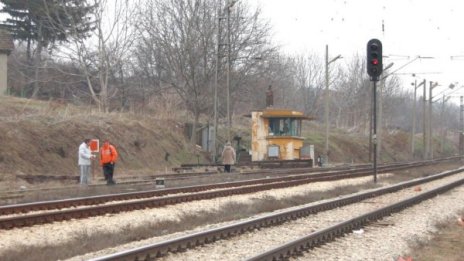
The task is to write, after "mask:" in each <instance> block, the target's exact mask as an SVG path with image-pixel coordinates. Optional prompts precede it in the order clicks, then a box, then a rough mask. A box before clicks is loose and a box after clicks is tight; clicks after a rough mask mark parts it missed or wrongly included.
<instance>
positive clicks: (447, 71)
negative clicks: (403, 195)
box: [249, 0, 464, 93]
mask: <svg viewBox="0 0 464 261" xmlns="http://www.w3.org/2000/svg"><path fill="white" fill-rule="evenodd" d="M249 1H255V2H258V3H259V4H260V6H261V7H262V10H263V14H264V16H265V17H266V18H267V19H269V21H270V22H271V24H272V25H273V28H274V37H275V38H274V39H275V40H276V41H277V42H278V43H280V44H282V45H283V46H284V50H285V51H287V52H289V53H293V52H304V51H308V52H311V53H317V54H319V55H320V56H321V57H323V55H324V53H325V45H326V44H328V45H329V56H330V57H335V56H337V55H338V54H341V55H342V56H343V57H346V58H350V57H352V56H353V55H354V54H356V53H357V54H359V55H362V56H365V54H366V44H367V42H368V41H369V40H370V39H372V38H377V39H379V40H381V41H382V44H383V54H384V55H387V56H389V58H384V66H386V65H387V64H389V63H390V62H394V66H393V67H392V69H391V71H394V70H396V69H398V68H399V67H401V66H402V65H404V64H406V63H408V62H409V61H411V59H413V58H414V57H416V56H418V55H420V56H428V57H434V59H423V60H416V61H414V62H412V63H411V64H410V65H407V66H406V67H404V68H403V69H401V70H399V71H398V73H413V72H414V73H417V76H418V78H419V79H423V78H425V79H427V81H438V82H439V84H441V85H442V86H448V85H449V84H450V83H451V82H456V81H458V82H459V85H464V2H463V1H462V0H441V1H436V0H249ZM451 56H457V57H455V58H454V59H451V58H450V57H451ZM459 56H461V57H459ZM407 57H409V59H410V60H408V58H407ZM337 62H341V63H343V61H342V60H339V61H337ZM402 79H403V81H407V82H408V84H409V83H410V82H412V81H414V78H413V77H411V76H409V75H408V76H404V75H402ZM405 85H406V83H405ZM463 89H464V88H463ZM439 92H440V91H438V93H439Z"/></svg>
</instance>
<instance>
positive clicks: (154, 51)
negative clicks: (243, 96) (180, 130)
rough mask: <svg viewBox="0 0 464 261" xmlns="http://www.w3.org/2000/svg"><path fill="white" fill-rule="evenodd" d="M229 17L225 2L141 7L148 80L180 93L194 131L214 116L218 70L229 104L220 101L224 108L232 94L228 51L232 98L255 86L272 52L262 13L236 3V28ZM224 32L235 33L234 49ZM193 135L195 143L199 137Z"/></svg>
mask: <svg viewBox="0 0 464 261" xmlns="http://www.w3.org/2000/svg"><path fill="white" fill-rule="evenodd" d="M218 10H220V12H218ZM223 15H224V7H223V6H221V2H220V1H199V0H195V1H194V0H187V1H186V0H167V1H161V0H154V1H147V2H146V3H145V4H144V5H143V6H142V5H141V9H140V11H139V16H138V17H139V21H138V22H137V27H138V34H139V35H140V39H139V42H138V46H139V50H138V52H140V54H139V55H138V57H139V58H138V59H139V60H140V61H142V63H140V65H141V70H142V71H144V72H145V75H147V78H153V79H155V80H156V81H155V82H154V88H155V89H158V90H163V89H164V88H166V87H169V88H172V89H174V90H175V91H176V92H177V94H178V95H179V96H180V97H181V99H182V100H183V101H184V106H185V108H186V109H187V110H188V111H190V112H191V113H192V114H193V121H194V123H193V128H192V129H193V130H194V131H196V129H197V126H198V122H199V118H200V116H201V115H202V114H209V115H211V112H212V108H213V96H214V95H213V86H214V79H215V73H216V69H218V72H219V77H218V79H219V84H220V85H221V88H219V90H218V93H219V94H218V95H219V100H220V101H223V102H219V108H223V109H224V108H225V107H224V103H225V99H222V97H225V96H226V88H225V81H224V78H225V77H224V72H225V71H226V70H225V68H226V66H227V64H226V61H225V59H224V55H225V54H226V52H225V50H226V47H227V48H230V63H231V71H230V77H231V78H232V79H233V81H231V82H232V84H231V85H230V94H231V96H232V97H234V95H239V93H240V92H244V91H245V89H246V88H250V87H249V86H247V87H244V83H246V82H249V81H248V80H249V79H250V77H251V76H253V75H256V73H257V72H256V69H257V68H259V63H260V60H262V59H265V58H266V56H267V55H268V53H270V52H271V51H272V48H264V46H267V45H269V42H268V41H267V38H266V36H267V34H268V30H269V28H268V27H267V26H263V25H262V23H261V21H260V12H259V9H257V10H256V11H255V12H253V13H252V14H249V13H248V7H247V6H246V5H245V4H242V3H240V4H237V5H235V6H234V12H233V15H231V18H230V21H231V23H230V27H225V26H226V25H225V23H224V21H223V18H224V16H223ZM224 32H228V33H229V34H230V44H229V45H228V46H226V44H228V43H227V41H226V40H225V39H226V38H225V34H224ZM218 34H219V35H218ZM217 39H219V40H217ZM217 46H219V47H220V48H219V53H217V49H218V48H217ZM141 51H142V52H141ZM140 57H142V59H141V58H140ZM218 58H219V62H218V63H217V65H218V66H217V65H216V61H217V59H218ZM143 61H145V64H143ZM191 137H192V143H193V141H194V139H195V137H196V135H191Z"/></svg>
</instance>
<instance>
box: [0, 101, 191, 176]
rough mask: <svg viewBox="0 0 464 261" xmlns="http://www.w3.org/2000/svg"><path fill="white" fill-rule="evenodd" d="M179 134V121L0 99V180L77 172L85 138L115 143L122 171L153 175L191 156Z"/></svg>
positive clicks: (74, 174)
mask: <svg viewBox="0 0 464 261" xmlns="http://www.w3.org/2000/svg"><path fill="white" fill-rule="evenodd" d="M182 133H183V129H182V128H181V124H178V123H176V122H175V121H170V120H160V119H156V118H155V117H149V116H143V117H142V116H140V115H135V114H129V113H110V114H101V113H97V112H94V111H93V110H92V109H90V108H84V109H83V108H77V107H75V106H72V105H66V104H62V103H59V102H54V101H52V102H43V101H42V102H41V101H33V100H28V99H20V98H13V97H0V144H1V146H0V181H3V182H2V183H5V181H15V180H16V175H21V174H43V175H70V176H77V175H78V168H77V150H78V147H79V145H80V144H81V143H82V141H83V139H84V138H87V137H89V138H98V139H105V138H108V139H109V140H110V141H112V142H113V143H114V144H115V146H116V148H117V149H118V151H119V154H120V161H119V162H118V164H117V172H118V173H119V174H120V175H138V174H140V173H151V174H153V173H154V172H156V171H160V170H165V169H166V168H169V169H170V168H171V167H172V166H177V165H179V164H180V163H182V162H188V161H189V160H190V158H192V157H193V155H189V153H187V152H186V151H188V148H187V146H186V143H185V141H184V138H183V136H182ZM166 152H167V153H169V154H170V156H169V158H168V161H166V160H165V154H166Z"/></svg>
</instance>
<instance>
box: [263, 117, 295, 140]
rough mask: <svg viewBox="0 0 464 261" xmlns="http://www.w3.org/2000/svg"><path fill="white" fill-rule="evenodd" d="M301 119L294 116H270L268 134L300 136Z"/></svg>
mask: <svg viewBox="0 0 464 261" xmlns="http://www.w3.org/2000/svg"><path fill="white" fill-rule="evenodd" d="M300 126H301V120H299V119H294V118H270V119H269V134H268V135H269V136H301V128H300Z"/></svg>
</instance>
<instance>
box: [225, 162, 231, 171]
mask: <svg viewBox="0 0 464 261" xmlns="http://www.w3.org/2000/svg"><path fill="white" fill-rule="evenodd" d="M224 171H225V172H230V165H228V164H225V165H224Z"/></svg>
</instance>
